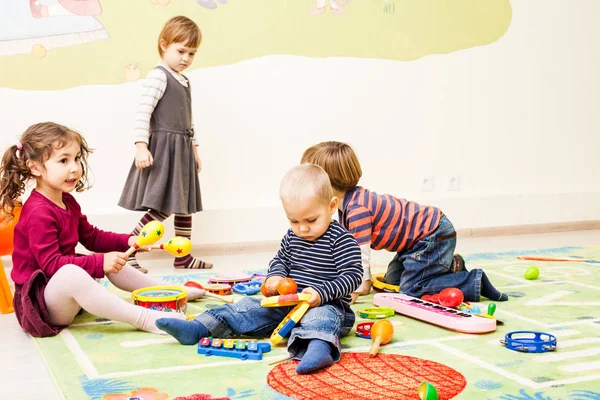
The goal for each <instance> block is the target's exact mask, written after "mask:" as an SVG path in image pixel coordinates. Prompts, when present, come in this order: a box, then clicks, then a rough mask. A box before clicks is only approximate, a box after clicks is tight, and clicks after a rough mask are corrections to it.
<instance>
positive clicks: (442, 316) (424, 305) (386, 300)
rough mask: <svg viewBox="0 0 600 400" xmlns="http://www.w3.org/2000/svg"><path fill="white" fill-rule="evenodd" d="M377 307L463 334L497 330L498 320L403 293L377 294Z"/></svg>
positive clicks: (375, 299) (375, 301)
mask: <svg viewBox="0 0 600 400" xmlns="http://www.w3.org/2000/svg"><path fill="white" fill-rule="evenodd" d="M373 303H374V304H375V305H377V306H386V307H391V308H393V309H394V310H395V311H396V312H397V313H399V314H402V315H406V316H408V317H412V318H415V319H418V320H421V321H425V322H429V323H430V324H434V325H438V326H441V327H443V328H447V329H451V330H453V331H457V332H463V333H486V332H493V331H495V330H496V320H495V319H493V318H484V317H479V316H477V315H471V314H468V313H464V312H462V311H459V310H457V309H454V308H449V307H444V306H441V305H439V304H435V303H430V302H428V301H424V300H421V299H418V298H416V297H411V296H407V295H405V294H401V293H377V294H375V296H374V297H373Z"/></svg>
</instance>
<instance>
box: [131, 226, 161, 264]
mask: <svg viewBox="0 0 600 400" xmlns="http://www.w3.org/2000/svg"><path fill="white" fill-rule="evenodd" d="M164 233H165V227H164V226H163V224H162V222H160V221H150V222H148V223H147V224H146V225H144V227H143V228H142V230H141V231H140V234H139V235H138V238H137V241H136V242H135V243H134V245H133V246H131V247H130V248H129V249H128V250H127V251H126V252H125V255H126V256H127V257H129V256H130V255H132V254H133V253H134V252H135V251H136V250H138V249H139V248H140V247H142V246H148V245H150V244H153V243H155V242H157V241H159V240H160V238H161V237H162V236H163V234H164Z"/></svg>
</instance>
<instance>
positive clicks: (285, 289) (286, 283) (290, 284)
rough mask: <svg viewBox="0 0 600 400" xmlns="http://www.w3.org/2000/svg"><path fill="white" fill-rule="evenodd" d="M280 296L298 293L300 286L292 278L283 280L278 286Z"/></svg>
mask: <svg viewBox="0 0 600 400" xmlns="http://www.w3.org/2000/svg"><path fill="white" fill-rule="evenodd" d="M277 291H278V292H279V294H293V293H296V292H297V291H298V285H296V281H294V280H293V279H292V278H283V279H282V280H280V281H279V283H278V284H277Z"/></svg>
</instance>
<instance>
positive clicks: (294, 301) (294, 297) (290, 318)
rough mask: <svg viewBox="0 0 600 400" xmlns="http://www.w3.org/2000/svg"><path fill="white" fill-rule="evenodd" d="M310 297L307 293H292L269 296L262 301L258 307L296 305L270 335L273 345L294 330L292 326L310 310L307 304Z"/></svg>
mask: <svg viewBox="0 0 600 400" xmlns="http://www.w3.org/2000/svg"><path fill="white" fill-rule="evenodd" d="M310 297H311V296H310V294H308V293H294V294H284V295H281V296H270V297H266V298H264V299H262V301H261V302H260V305H261V306H263V307H286V306H293V305H296V306H295V307H294V308H293V309H292V311H290V312H289V313H288V315H286V316H285V318H284V319H283V321H281V322H280V323H279V325H278V326H277V328H275V330H274V331H273V333H272V334H271V337H270V340H271V343H272V344H273V345H276V344H277V343H279V342H280V341H281V340H282V339H283V338H284V337H286V336H287V335H288V334H289V333H290V332H291V330H292V328H294V326H296V324H297V323H298V322H299V321H300V320H301V319H302V317H303V316H304V314H306V311H308V309H309V308H310V305H309V304H308V300H310Z"/></svg>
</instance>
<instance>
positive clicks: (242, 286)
mask: <svg viewBox="0 0 600 400" xmlns="http://www.w3.org/2000/svg"><path fill="white" fill-rule="evenodd" d="M261 286H262V282H258V281H250V282H242V283H236V284H235V285H233V287H232V288H231V290H233V291H234V292H236V293H239V294H245V295H248V296H251V295H253V294H256V293H258V292H260V287H261Z"/></svg>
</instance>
